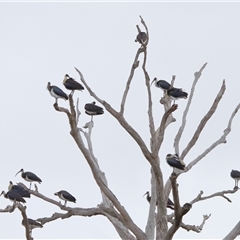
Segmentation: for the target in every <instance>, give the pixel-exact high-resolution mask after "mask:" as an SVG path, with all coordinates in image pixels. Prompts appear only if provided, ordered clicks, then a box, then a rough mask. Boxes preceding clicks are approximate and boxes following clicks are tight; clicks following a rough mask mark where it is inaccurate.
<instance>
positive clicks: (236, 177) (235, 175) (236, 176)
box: [230, 170, 240, 188]
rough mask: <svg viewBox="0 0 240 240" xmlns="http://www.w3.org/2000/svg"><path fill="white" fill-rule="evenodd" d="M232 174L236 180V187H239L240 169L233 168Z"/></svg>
mask: <svg viewBox="0 0 240 240" xmlns="http://www.w3.org/2000/svg"><path fill="white" fill-rule="evenodd" d="M230 176H231V177H232V178H233V179H234V180H235V187H237V188H238V181H239V180H240V172H239V171H238V170H232V171H231V174H230Z"/></svg>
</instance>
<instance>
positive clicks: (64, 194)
mask: <svg viewBox="0 0 240 240" xmlns="http://www.w3.org/2000/svg"><path fill="white" fill-rule="evenodd" d="M54 195H56V196H58V197H59V198H60V199H62V200H64V201H65V203H64V206H66V204H67V201H69V202H74V203H76V198H75V197H74V196H73V195H71V194H70V193H69V192H67V191H65V190H61V191H59V192H56V193H54Z"/></svg>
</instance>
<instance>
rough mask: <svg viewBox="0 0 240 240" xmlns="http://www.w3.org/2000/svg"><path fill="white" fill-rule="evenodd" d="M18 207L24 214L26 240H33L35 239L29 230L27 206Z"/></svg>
mask: <svg viewBox="0 0 240 240" xmlns="http://www.w3.org/2000/svg"><path fill="white" fill-rule="evenodd" d="M17 207H18V209H19V210H20V211H21V213H22V217H23V222H24V227H25V234H26V238H27V240H33V238H32V237H31V231H30V229H29V224H28V219H27V214H26V206H22V205H21V204H18V205H17Z"/></svg>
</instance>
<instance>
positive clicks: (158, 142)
mask: <svg viewBox="0 0 240 240" xmlns="http://www.w3.org/2000/svg"><path fill="white" fill-rule="evenodd" d="M177 108H178V105H177V104H173V105H172V106H171V107H170V108H169V109H168V110H167V111H166V112H165V113H164V115H163V117H162V120H161V124H160V127H159V128H158V130H157V131H156V137H155V141H156V149H154V151H153V153H154V154H158V152H159V149H160V147H161V144H162V142H163V139H164V132H165V129H166V122H167V119H168V117H169V116H170V114H172V112H174V111H176V110H177Z"/></svg>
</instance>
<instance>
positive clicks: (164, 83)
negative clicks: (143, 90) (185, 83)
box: [151, 77, 171, 91]
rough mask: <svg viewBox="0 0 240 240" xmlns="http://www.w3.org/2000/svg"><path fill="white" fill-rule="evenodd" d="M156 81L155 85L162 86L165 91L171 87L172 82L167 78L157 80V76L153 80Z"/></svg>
mask: <svg viewBox="0 0 240 240" xmlns="http://www.w3.org/2000/svg"><path fill="white" fill-rule="evenodd" d="M153 82H154V85H155V86H156V87H157V88H160V89H162V90H163V91H167V90H168V89H169V88H170V87H171V84H170V83H168V82H167V81H165V80H157V78H156V77H155V78H154V79H153V80H152V83H151V84H153Z"/></svg>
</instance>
